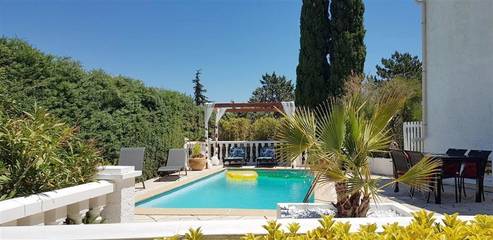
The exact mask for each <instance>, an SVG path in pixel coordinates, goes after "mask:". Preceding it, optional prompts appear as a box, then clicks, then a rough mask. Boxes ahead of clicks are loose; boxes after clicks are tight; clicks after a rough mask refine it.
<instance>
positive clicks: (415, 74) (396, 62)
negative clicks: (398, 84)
mask: <svg viewBox="0 0 493 240" xmlns="http://www.w3.org/2000/svg"><path fill="white" fill-rule="evenodd" d="M376 68H377V75H378V77H379V78H378V80H391V79H394V78H401V79H414V80H419V81H421V76H422V72H423V66H422V63H421V61H420V60H419V58H418V56H413V55H411V54H410V53H400V52H398V51H395V52H394V53H393V54H392V56H391V57H390V58H382V60H381V65H377V66H376Z"/></svg>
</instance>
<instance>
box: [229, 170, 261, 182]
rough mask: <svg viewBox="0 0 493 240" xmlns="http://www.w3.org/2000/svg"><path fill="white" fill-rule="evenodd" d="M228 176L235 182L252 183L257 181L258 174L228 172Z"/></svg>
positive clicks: (253, 172)
mask: <svg viewBox="0 0 493 240" xmlns="http://www.w3.org/2000/svg"><path fill="white" fill-rule="evenodd" d="M226 176H228V178H229V179H233V180H239V181H241V180H243V181H251V180H256V179H257V177H258V174H257V172H255V171H228V172H227V174H226Z"/></svg>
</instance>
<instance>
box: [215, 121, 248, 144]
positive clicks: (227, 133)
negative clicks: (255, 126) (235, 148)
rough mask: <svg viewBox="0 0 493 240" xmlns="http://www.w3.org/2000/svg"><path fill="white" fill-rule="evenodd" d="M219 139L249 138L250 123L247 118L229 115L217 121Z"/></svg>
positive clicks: (236, 139)
mask: <svg viewBox="0 0 493 240" xmlns="http://www.w3.org/2000/svg"><path fill="white" fill-rule="evenodd" d="M219 127H220V129H219V139H221V140H223V141H238V140H250V139H251V138H250V132H251V129H252V124H251V122H250V120H249V119H247V118H241V117H230V118H225V119H222V120H221V122H220V123H219Z"/></svg>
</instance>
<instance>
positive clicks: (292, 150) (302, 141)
mask: <svg viewBox="0 0 493 240" xmlns="http://www.w3.org/2000/svg"><path fill="white" fill-rule="evenodd" d="M315 128H316V127H315V115H314V114H313V112H312V111H310V110H309V109H307V108H297V109H296V113H295V114H294V116H292V117H288V116H285V118H284V119H283V120H282V122H281V126H280V128H279V131H278V133H277V139H278V140H279V141H280V142H281V143H280V144H279V147H278V149H277V150H278V152H279V156H280V157H281V159H282V160H284V161H293V160H294V159H296V158H297V157H298V156H300V155H301V154H303V152H305V151H307V150H309V149H310V148H311V147H312V146H313V145H314V144H315V142H316V140H315Z"/></svg>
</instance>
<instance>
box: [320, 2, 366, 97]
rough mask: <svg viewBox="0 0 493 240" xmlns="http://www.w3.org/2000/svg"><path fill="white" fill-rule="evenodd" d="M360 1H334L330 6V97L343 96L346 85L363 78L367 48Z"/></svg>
mask: <svg viewBox="0 0 493 240" xmlns="http://www.w3.org/2000/svg"><path fill="white" fill-rule="evenodd" d="M364 12H365V7H364V3H363V0H337V1H331V3H330V40H329V59H330V81H329V91H330V92H331V96H336V97H339V96H342V95H343V90H344V86H345V82H346V81H348V80H349V79H348V78H350V77H351V76H359V75H362V74H363V70H364V64H365V58H366V46H365V43H364V38H365V27H364V24H363V15H364Z"/></svg>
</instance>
